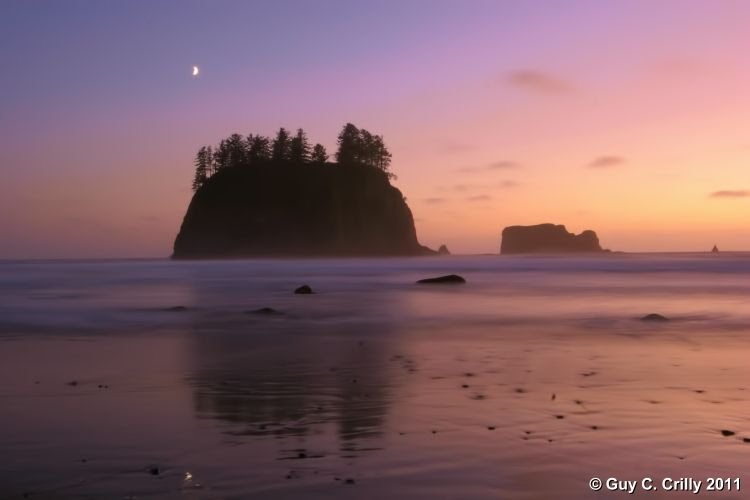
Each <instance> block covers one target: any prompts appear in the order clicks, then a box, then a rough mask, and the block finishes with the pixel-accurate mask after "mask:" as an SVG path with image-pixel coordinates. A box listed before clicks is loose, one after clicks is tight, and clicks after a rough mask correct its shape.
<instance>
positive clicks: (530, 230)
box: [500, 224, 605, 254]
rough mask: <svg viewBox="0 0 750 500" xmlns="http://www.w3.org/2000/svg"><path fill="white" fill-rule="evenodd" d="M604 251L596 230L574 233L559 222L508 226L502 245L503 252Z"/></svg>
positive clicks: (501, 251)
mask: <svg viewBox="0 0 750 500" xmlns="http://www.w3.org/2000/svg"><path fill="white" fill-rule="evenodd" d="M603 251H605V250H603V249H602V247H601V246H600V245H599V237H598V236H597V235H596V233H595V232H594V231H590V230H586V231H583V232H582V233H581V234H573V233H569V232H568V230H567V229H565V226H563V225H559V224H537V225H535V226H509V227H506V228H505V229H503V235H502V243H501V245H500V253H501V254H522V253H569V252H603Z"/></svg>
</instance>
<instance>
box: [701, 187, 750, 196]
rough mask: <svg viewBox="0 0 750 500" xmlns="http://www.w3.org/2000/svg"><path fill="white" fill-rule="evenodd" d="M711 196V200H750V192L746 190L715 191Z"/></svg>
mask: <svg viewBox="0 0 750 500" xmlns="http://www.w3.org/2000/svg"><path fill="white" fill-rule="evenodd" d="M710 196H711V198H750V191H747V190H745V189H724V190H721V191H714V192H713V193H711V194H710Z"/></svg>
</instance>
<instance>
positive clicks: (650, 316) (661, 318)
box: [641, 313, 669, 322]
mask: <svg viewBox="0 0 750 500" xmlns="http://www.w3.org/2000/svg"><path fill="white" fill-rule="evenodd" d="M641 321H653V322H663V321H669V318H667V317H666V316H662V315H661V314H656V313H651V314H647V315H645V316H643V317H642V318H641Z"/></svg>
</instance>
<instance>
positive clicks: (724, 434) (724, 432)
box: [721, 429, 736, 437]
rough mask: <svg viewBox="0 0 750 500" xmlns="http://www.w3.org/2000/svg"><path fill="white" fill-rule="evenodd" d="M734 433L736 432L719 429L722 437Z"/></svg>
mask: <svg viewBox="0 0 750 500" xmlns="http://www.w3.org/2000/svg"><path fill="white" fill-rule="evenodd" d="M735 434H736V432H734V431H729V430H727V429H722V431H721V435H722V436H724V437H729V436H734V435H735Z"/></svg>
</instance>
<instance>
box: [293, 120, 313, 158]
mask: <svg viewBox="0 0 750 500" xmlns="http://www.w3.org/2000/svg"><path fill="white" fill-rule="evenodd" d="M289 159H290V160H292V162H294V163H308V162H309V161H310V142H309V141H308V140H307V134H305V131H304V130H302V129H301V128H298V129H297V135H295V136H294V137H292V139H291V140H290V141H289Z"/></svg>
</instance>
